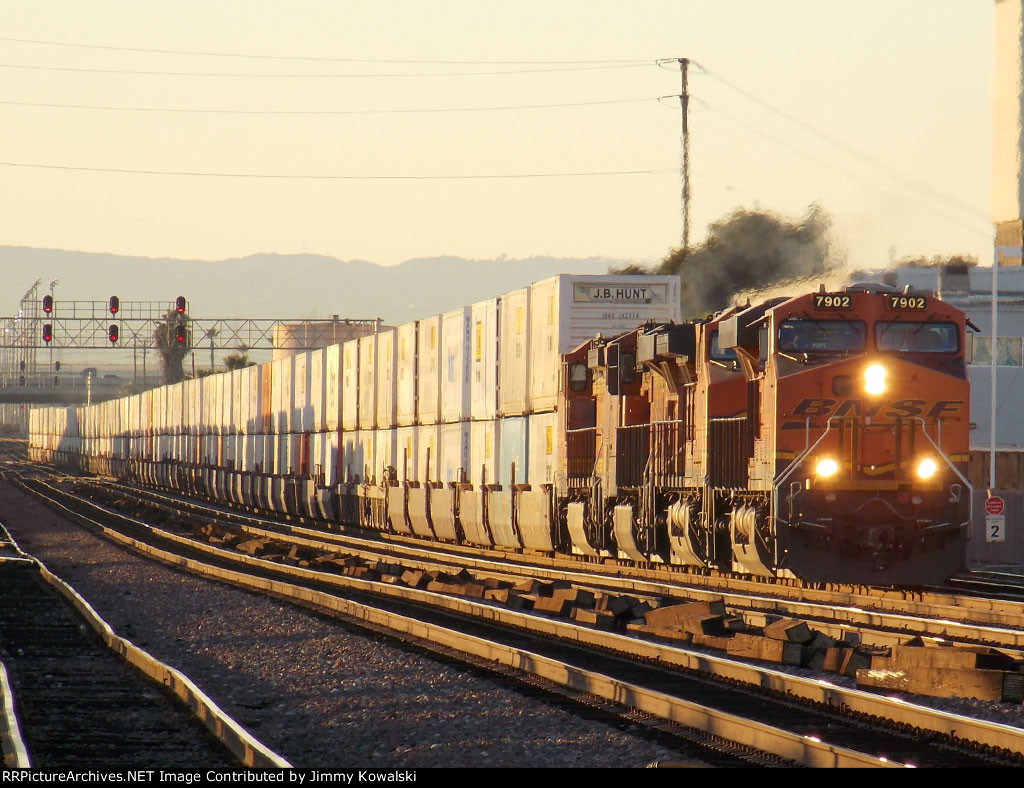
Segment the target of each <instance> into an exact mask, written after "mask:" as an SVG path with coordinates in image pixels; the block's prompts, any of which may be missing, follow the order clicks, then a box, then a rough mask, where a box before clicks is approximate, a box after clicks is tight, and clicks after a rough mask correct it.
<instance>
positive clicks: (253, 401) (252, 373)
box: [245, 364, 263, 434]
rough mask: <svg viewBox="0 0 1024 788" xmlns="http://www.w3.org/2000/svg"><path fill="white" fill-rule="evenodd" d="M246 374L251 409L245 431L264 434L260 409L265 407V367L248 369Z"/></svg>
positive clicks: (258, 365)
mask: <svg viewBox="0 0 1024 788" xmlns="http://www.w3.org/2000/svg"><path fill="white" fill-rule="evenodd" d="M245 372H246V373H247V374H248V376H249V409H248V413H247V414H246V418H245V431H246V432H251V433H254V434H256V433H262V432H263V414H262V413H261V412H260V408H261V407H262V405H263V365H262V364H257V365H255V366H252V367H246V369H245Z"/></svg>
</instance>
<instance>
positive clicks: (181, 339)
mask: <svg viewBox="0 0 1024 788" xmlns="http://www.w3.org/2000/svg"><path fill="white" fill-rule="evenodd" d="M174 339H175V341H177V342H178V344H181V345H183V344H185V327H184V326H178V330H177V333H175V335H174Z"/></svg>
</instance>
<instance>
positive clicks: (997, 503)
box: [985, 495, 1003, 514]
mask: <svg viewBox="0 0 1024 788" xmlns="http://www.w3.org/2000/svg"><path fill="white" fill-rule="evenodd" d="M985 513H986V514H1002V513H1003V499H1002V498H1000V497H999V496H998V495H993V496H992V497H991V498H988V499H986V501H985Z"/></svg>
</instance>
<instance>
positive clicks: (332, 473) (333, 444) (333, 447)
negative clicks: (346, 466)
mask: <svg viewBox="0 0 1024 788" xmlns="http://www.w3.org/2000/svg"><path fill="white" fill-rule="evenodd" d="M339 438H340V436H339V435H338V433H337V431H333V432H328V433H327V443H326V445H325V446H324V484H326V485H327V486H328V487H333V486H334V485H335V484H337V483H338V482H339V481H341V479H340V477H339V475H338V466H339V465H340V462H341V457H340V456H339V453H338V452H339V450H340V449H339V445H338V444H339Z"/></svg>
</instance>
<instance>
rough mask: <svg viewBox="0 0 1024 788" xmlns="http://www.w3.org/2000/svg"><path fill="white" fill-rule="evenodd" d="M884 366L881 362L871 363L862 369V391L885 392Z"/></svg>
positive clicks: (871, 392)
mask: <svg viewBox="0 0 1024 788" xmlns="http://www.w3.org/2000/svg"><path fill="white" fill-rule="evenodd" d="M886 374H887V373H886V371H885V367H883V366H882V365H881V364H872V365H871V366H869V367H868V368H867V369H865V370H864V391H866V392H867V393H868V394H884V393H885V376H886Z"/></svg>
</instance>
